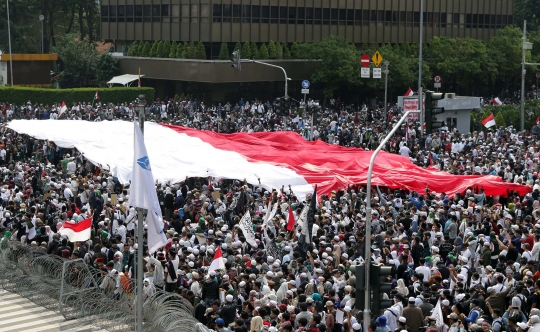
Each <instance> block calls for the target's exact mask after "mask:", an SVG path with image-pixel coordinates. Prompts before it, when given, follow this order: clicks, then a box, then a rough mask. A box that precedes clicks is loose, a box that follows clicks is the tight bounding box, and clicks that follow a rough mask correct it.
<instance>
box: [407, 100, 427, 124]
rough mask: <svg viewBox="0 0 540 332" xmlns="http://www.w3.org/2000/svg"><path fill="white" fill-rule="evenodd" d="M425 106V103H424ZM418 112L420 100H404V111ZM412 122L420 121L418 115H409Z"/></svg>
mask: <svg viewBox="0 0 540 332" xmlns="http://www.w3.org/2000/svg"><path fill="white" fill-rule="evenodd" d="M424 105H425V102H424ZM416 110H418V98H403V111H404V112H407V111H416ZM408 118H409V119H411V120H418V113H413V114H409V116H408Z"/></svg>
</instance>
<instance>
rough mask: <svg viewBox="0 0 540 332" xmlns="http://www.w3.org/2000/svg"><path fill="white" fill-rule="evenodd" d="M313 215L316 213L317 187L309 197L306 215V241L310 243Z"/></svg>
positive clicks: (313, 221)
mask: <svg viewBox="0 0 540 332" xmlns="http://www.w3.org/2000/svg"><path fill="white" fill-rule="evenodd" d="M315 213H317V185H315V190H314V191H313V195H312V196H311V202H310V204H309V210H308V213H307V227H308V239H309V242H311V239H312V235H313V224H314V223H315Z"/></svg>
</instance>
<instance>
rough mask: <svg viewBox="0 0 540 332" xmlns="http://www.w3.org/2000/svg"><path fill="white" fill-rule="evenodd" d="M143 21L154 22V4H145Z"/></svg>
mask: <svg viewBox="0 0 540 332" xmlns="http://www.w3.org/2000/svg"><path fill="white" fill-rule="evenodd" d="M143 15H144V18H143V21H144V22H152V17H151V15H152V6H151V5H143Z"/></svg>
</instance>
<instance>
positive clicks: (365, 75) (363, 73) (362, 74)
mask: <svg viewBox="0 0 540 332" xmlns="http://www.w3.org/2000/svg"><path fill="white" fill-rule="evenodd" d="M361 70H362V71H361V72H360V77H361V78H369V73H370V70H369V67H367V68H361Z"/></svg>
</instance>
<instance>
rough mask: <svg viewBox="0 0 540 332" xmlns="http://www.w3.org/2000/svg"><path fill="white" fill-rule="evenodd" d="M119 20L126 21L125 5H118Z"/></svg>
mask: <svg viewBox="0 0 540 332" xmlns="http://www.w3.org/2000/svg"><path fill="white" fill-rule="evenodd" d="M116 10H117V14H118V22H124V17H125V16H126V7H125V6H124V5H118V6H117V8H116Z"/></svg>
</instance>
